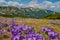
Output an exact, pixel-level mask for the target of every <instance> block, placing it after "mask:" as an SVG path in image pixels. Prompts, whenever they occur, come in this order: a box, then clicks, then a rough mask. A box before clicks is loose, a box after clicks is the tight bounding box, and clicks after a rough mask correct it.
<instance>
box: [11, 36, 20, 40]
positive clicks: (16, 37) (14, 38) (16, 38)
mask: <svg viewBox="0 0 60 40" xmlns="http://www.w3.org/2000/svg"><path fill="white" fill-rule="evenodd" d="M11 40H20V35H16V36H12V39H11Z"/></svg>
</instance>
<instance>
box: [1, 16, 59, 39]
mask: <svg viewBox="0 0 60 40" xmlns="http://www.w3.org/2000/svg"><path fill="white" fill-rule="evenodd" d="M10 19H14V20H15V23H17V24H18V25H19V26H20V25H22V24H26V25H28V26H33V27H34V28H35V31H36V32H38V31H41V29H42V27H43V26H46V27H49V28H53V30H54V31H55V32H57V33H59V34H60V25H57V24H50V22H57V21H58V19H54V20H53V19H32V18H17V17H16V18H6V17H0V22H4V21H6V22H7V23H10V22H11V20H10ZM6 28H8V27H3V28H2V29H6ZM5 34H6V35H8V36H9V37H10V38H8V39H7V38H3V39H1V40H11V33H10V32H6V33H5ZM42 35H43V36H44V37H45V38H46V40H49V37H48V36H47V35H46V34H44V33H42ZM0 37H2V36H0ZM56 40H57V39H56Z"/></svg>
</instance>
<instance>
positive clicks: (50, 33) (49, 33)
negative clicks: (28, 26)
mask: <svg viewBox="0 0 60 40" xmlns="http://www.w3.org/2000/svg"><path fill="white" fill-rule="evenodd" d="M48 36H49V37H50V39H51V40H52V39H56V37H57V33H56V32H53V31H50V32H48Z"/></svg>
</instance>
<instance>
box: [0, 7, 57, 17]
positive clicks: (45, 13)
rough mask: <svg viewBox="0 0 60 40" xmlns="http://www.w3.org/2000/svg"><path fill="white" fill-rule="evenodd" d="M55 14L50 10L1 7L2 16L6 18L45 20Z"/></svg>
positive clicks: (0, 13) (0, 14)
mask: <svg viewBox="0 0 60 40" xmlns="http://www.w3.org/2000/svg"><path fill="white" fill-rule="evenodd" d="M53 13H54V12H53V11H50V10H46V9H38V8H31V7H28V8H16V7H10V6H9V7H2V6H0V16H4V17H23V18H45V17H49V16H50V15H52V14H53ZM55 13H56V12H55ZM57 16H58V15H57ZM52 17H53V16H52ZM54 17H55V16H54Z"/></svg>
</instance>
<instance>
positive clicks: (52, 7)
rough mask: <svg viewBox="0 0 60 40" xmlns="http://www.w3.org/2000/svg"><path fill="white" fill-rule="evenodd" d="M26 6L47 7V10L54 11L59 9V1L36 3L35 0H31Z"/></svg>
mask: <svg viewBox="0 0 60 40" xmlns="http://www.w3.org/2000/svg"><path fill="white" fill-rule="evenodd" d="M28 7H38V8H42V9H49V10H54V11H59V10H60V1H59V2H55V3H53V2H50V1H47V0H45V1H43V2H42V3H40V4H38V2H37V0H35V1H34V0H33V1H31V2H30V3H29V5H28Z"/></svg>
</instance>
